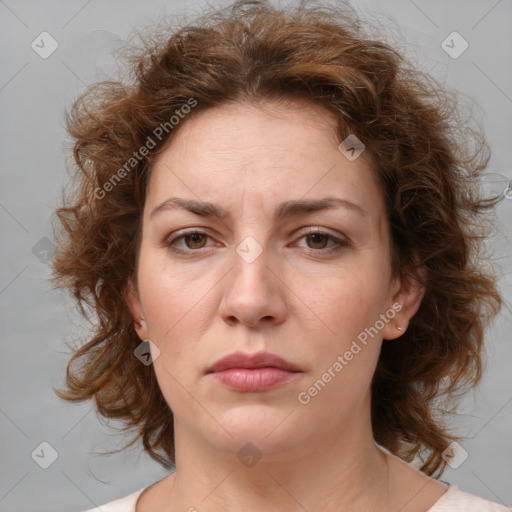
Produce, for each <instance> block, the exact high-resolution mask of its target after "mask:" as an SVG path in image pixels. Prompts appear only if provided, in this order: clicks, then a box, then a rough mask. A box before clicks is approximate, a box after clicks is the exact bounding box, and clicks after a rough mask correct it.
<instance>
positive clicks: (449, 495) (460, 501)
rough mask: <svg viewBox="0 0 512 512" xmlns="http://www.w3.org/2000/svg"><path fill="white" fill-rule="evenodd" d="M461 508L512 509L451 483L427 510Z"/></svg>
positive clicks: (468, 511) (475, 511)
mask: <svg viewBox="0 0 512 512" xmlns="http://www.w3.org/2000/svg"><path fill="white" fill-rule="evenodd" d="M461 510H463V511H464V512H510V511H511V510H512V509H510V508H507V507H506V506H504V505H500V504H499V503H495V502H494V501H488V500H486V499H484V498H481V497H480V496H475V495H474V494H470V493H469V492H465V491H462V490H460V489H459V488H458V487H456V486H455V485H450V487H448V490H447V491H446V492H445V493H444V494H443V495H442V496H441V498H439V500H438V501H437V502H436V503H435V504H434V505H433V506H432V507H431V508H429V509H428V511H427V512H456V511H461Z"/></svg>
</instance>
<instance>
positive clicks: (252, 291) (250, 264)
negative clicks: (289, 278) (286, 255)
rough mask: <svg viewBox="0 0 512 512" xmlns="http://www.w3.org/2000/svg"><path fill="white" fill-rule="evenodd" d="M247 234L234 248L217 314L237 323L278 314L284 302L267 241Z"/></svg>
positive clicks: (256, 321) (250, 322)
mask: <svg viewBox="0 0 512 512" xmlns="http://www.w3.org/2000/svg"><path fill="white" fill-rule="evenodd" d="M258 238H260V240H261V241H262V243H260V242H258V241H257V240H256V236H254V235H249V236H246V237H245V238H243V239H242V241H241V242H240V243H239V244H238V245H237V246H236V247H235V250H234V251H233V255H232V258H233V259H232V270H231V272H230V273H229V278H228V284H227V288H226V289H225V294H224V297H223V305H222V311H221V313H222V314H223V315H224V316H227V317H229V318H231V319H232V318H233V317H234V318H236V319H238V320H239V321H240V322H242V323H245V324H249V325H256V324H257V323H258V321H259V320H261V319H263V318H274V319H277V318H278V317H280V316H281V315H282V313H283V311H284V303H283V300H282V296H281V293H280V290H279V286H278V282H277V281H276V277H275V276H274V274H273V272H272V271H271V270H270V269H269V268H268V267H270V266H271V265H270V259H271V252H270V251H269V250H268V247H267V242H266V241H263V239H262V238H263V237H262V236H259V237H258Z"/></svg>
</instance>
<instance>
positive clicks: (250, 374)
mask: <svg viewBox="0 0 512 512" xmlns="http://www.w3.org/2000/svg"><path fill="white" fill-rule="evenodd" d="M207 373H208V374H212V377H213V378H214V379H215V380H216V381H217V382H219V383H221V384H223V385H224V386H226V387H228V388H230V389H232V390H234V391H238V392H245V393H251V392H253V393H254V392H261V391H267V390H271V389H274V388H276V387H278V386H281V385H283V384H285V383H287V382H289V381H290V380H292V379H293V378H294V377H297V376H298V375H299V374H301V373H302V372H301V371H300V370H299V369H298V368H297V367H296V366H295V365H294V364H292V363H290V362H289V361H286V360H285V359H283V358H281V357H279V356H277V355H275V354H270V353H268V352H260V353H257V354H253V355H250V354H243V353H241V352H237V353H234V354H230V355H228V356H226V357H224V358H222V359H220V360H219V361H217V362H216V363H215V364H214V365H213V366H211V367H210V368H209V370H208V372H207Z"/></svg>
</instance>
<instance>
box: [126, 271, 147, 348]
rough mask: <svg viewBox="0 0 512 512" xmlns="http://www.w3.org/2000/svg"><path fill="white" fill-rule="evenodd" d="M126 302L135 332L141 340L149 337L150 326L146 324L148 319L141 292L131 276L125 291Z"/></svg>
mask: <svg viewBox="0 0 512 512" xmlns="http://www.w3.org/2000/svg"><path fill="white" fill-rule="evenodd" d="M125 299H126V304H127V305H128V309H129V310H130V313H131V314H132V318H133V327H134V329H135V332H136V333H137V335H138V336H139V338H140V339H141V340H143V341H144V340H146V339H148V328H147V325H146V319H145V318H144V311H143V309H142V304H141V302H140V297H139V292H138V291H137V286H136V285H135V283H134V281H133V278H130V279H129V281H128V284H127V286H126V293H125Z"/></svg>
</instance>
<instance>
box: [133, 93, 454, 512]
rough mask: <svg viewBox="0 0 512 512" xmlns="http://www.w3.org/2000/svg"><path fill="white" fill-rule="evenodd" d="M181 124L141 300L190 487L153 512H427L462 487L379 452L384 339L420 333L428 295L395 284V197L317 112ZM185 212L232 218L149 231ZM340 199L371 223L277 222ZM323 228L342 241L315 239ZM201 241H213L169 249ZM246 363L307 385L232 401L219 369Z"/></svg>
mask: <svg viewBox="0 0 512 512" xmlns="http://www.w3.org/2000/svg"><path fill="white" fill-rule="evenodd" d="M182 123H183V124H182V125H181V126H180V127H179V130H178V131H177V132H176V133H175V137H174V138H173V139H172V141H171V143H170V145H168V146H167V147H166V148H165V150H164V151H163V152H162V153H161V154H160V155H159V157H158V159H157V160H156V162H155V164H154V167H153V169H152V174H151V177H150V181H149V187H148V190H147V196H146V203H145V207H144V212H143V232H142V233H143V234H142V241H141V246H140V253H139V262H138V268H137V277H136V281H135V282H133V283H132V285H131V286H130V288H129V296H128V302H129V307H130V310H131V312H132V315H133V318H134V327H135V329H136V331H137V334H138V335H139V337H140V338H141V340H145V339H148V338H149V339H150V340H151V341H152V342H153V343H154V344H155V345H156V346H157V347H158V348H159V350H160V355H159V356H158V357H157V358H156V359H155V360H154V362H153V365H154V371H155V374H156V377H157V380H158V383H159V386H160V388H161V390H162V393H163V395H164V397H165V400H166V402H167V403H168V404H169V406H170V408H171V409H172V411H173V415H174V426H175V443H176V471H175V473H173V474H171V475H169V476H167V477H166V478H164V479H162V480H160V481H159V482H157V483H155V484H154V485H152V486H151V487H149V488H148V489H147V490H146V491H145V492H144V493H143V494H142V495H141V497H140V498H139V501H138V503H137V512H146V511H150V510H151V511H153V512H155V511H157V512H158V511H161V512H164V511H165V512H170V511H175V510H190V511H193V510H195V509H196V510H198V511H202V510H208V511H209V512H215V511H239V510H244V511H249V512H250V511H261V510H265V511H269V512H274V511H282V510H287V511H303V510H304V509H305V510H308V511H310V512H313V511H320V510H322V511H324V512H325V511H335V510H336V511H338V510H344V511H348V512H350V511H355V510H379V511H382V512H387V511H397V510H401V512H420V511H426V510H427V509H428V508H430V507H431V506H432V505H433V504H434V503H435V502H436V501H437V500H438V499H439V497H440V496H441V495H442V494H443V493H444V492H445V491H446V489H447V486H446V485H445V484H443V483H441V482H438V481H436V480H434V479H432V478H430V477H428V476H426V475H424V474H423V473H421V472H419V471H418V470H416V469H415V468H413V467H412V466H410V465H408V464H406V463H405V462H403V461H401V460H400V459H398V458H397V457H394V456H392V455H391V454H389V453H386V452H384V451H382V450H381V449H379V448H378V447H377V446H376V444H375V442H374V439H373V435H372V430H371V418H370V398H371V397H370V384H371V379H372V376H373V373H374V371H375V367H376V365H377V361H378V357H379V353H380V347H381V344H382V340H383V338H384V339H386V340H393V339H395V338H397V337H399V336H401V335H402V334H403V333H404V332H405V330H406V328H407V325H408V322H409V321H410V319H411V317H412V316H413V315H414V314H415V313H416V311H417V310H418V308H419V306H420V303H421V300H422V297H423V293H424V290H423V289H422V288H421V287H419V286H418V285H417V283H416V282H414V281H411V280H400V279H398V278H395V277H394V276H393V275H392V272H391V264H390V249H389V248H390V233H389V225H388V222H387V219H386V215H385V208H384V198H383V193H382V191H381V189H380V187H379V186H378V183H377V181H376V179H375V176H374V174H373V172H372V169H371V163H370V160H369V159H367V156H368V155H366V154H365V153H363V154H362V155H361V156H360V157H358V158H357V159H356V160H354V161H350V160H348V159H347V158H346V157H345V156H344V155H343V154H342V153H341V152H340V151H339V149H338V142H337V141H336V138H335V135H334V129H335V119H334V118H333V117H332V114H330V113H329V112H328V111H326V110H323V109H322V108H321V107H317V106H313V105H309V104H304V103H291V104H289V105H286V106H283V105H278V104H273V103H266V104H265V105H263V108H262V106H259V107H258V106H254V105H250V104H246V103H244V104H231V105H229V106H223V107H222V108H215V109H210V110H208V111H205V112H201V113H199V114H198V115H195V116H193V117H190V119H187V120H186V121H184V122H182ZM171 196H174V197H180V198H184V199H193V200H198V199H200V200H203V201H209V202H212V203H214V204H216V205H219V206H221V207H222V208H224V209H226V210H227V211H228V212H229V213H230V214H231V216H230V217H227V218H225V219H222V220H220V219H216V218H208V217H201V216H198V215H195V214H193V213H190V212H187V211H185V210H179V209H166V210H162V211H161V212H159V213H157V214H155V215H154V216H153V217H151V216H150V213H151V211H152V210H153V209H155V208H156V207H157V206H158V205H159V204H161V203H162V202H164V201H166V200H167V199H168V198H169V197H171ZM327 196H330V197H338V198H342V199H345V200H347V201H350V202H352V203H354V204H356V205H358V206H359V207H360V208H361V209H362V210H364V213H360V212H358V211H357V210H356V209H351V208H345V207H338V208H331V209H326V210H322V211H315V212H309V213H306V214H302V215H301V216H298V217H289V218H285V219H283V220H280V221H276V220H275V219H274V217H273V213H274V210H275V208H276V207H277V205H278V204H280V203H281V202H283V201H288V200H298V199H319V198H324V197H327ZM308 227H313V228H320V229H321V231H323V232H327V234H326V236H317V237H316V238H315V237H314V236H313V237H312V236H311V235H308V233H307V232H306V231H305V228H308ZM185 228H200V231H202V232H204V233H205V234H204V235H203V236H198V237H197V236H196V237H190V236H189V237H188V238H182V239H179V240H177V241H175V242H174V245H171V242H170V240H169V239H170V237H171V236H179V235H180V234H182V233H181V231H182V230H183V229H185ZM179 232H180V233H179ZM329 235H330V236H333V237H335V238H337V239H339V240H342V241H345V244H344V245H342V246H341V248H340V250H339V251H338V252H331V253H329V252H328V250H329V248H331V247H336V240H335V239H332V238H329ZM248 236H251V237H253V238H254V240H255V241H256V242H257V243H258V244H259V246H260V247H261V249H262V252H261V254H260V255H259V256H258V257H257V258H256V259H255V260H254V261H252V262H251V263H248V262H247V261H246V260H244V259H243V258H242V257H241V256H240V255H239V254H238V253H237V252H236V248H237V247H238V246H239V245H240V244H241V242H243V241H244V239H245V238H246V237H248ZM176 246H177V247H178V248H181V249H183V250H184V251H187V253H188V254H189V255H190V257H186V256H184V255H181V254H177V253H175V252H173V251H172V250H171V248H172V247H176ZM393 304H400V305H401V307H402V309H401V310H400V311H399V312H398V313H396V315H395V316H394V318H392V319H390V320H389V321H388V322H387V323H386V324H385V326H384V328H383V329H382V330H381V331H380V332H379V333H378V335H376V336H374V337H373V338H370V341H369V342H368V344H367V345H366V346H363V348H362V350H361V351H360V352H359V353H358V354H357V355H355V356H354V358H353V359H352V360H351V361H349V362H348V364H346V366H344V368H343V370H342V371H341V372H339V373H336V376H335V377H334V378H332V379H331V381H330V382H329V383H328V384H327V385H326V386H325V387H324V388H323V389H322V390H321V392H320V393H318V394H317V395H316V396H314V397H313V398H311V400H310V402H309V403H307V404H306V405H303V404H301V403H299V401H298V399H297V397H298V394H299V393H300V392H303V391H305V390H308V388H309V387H310V386H311V385H312V384H313V383H314V382H315V381H316V380H317V379H319V378H320V377H321V376H322V374H323V373H324V372H326V371H327V369H328V368H330V367H332V366H333V363H334V362H335V361H336V360H337V357H338V356H339V355H343V354H344V353H345V352H346V351H347V350H348V349H349V348H350V346H351V343H352V341H353V340H355V339H356V338H357V336H358V334H360V333H361V332H363V331H364V330H365V328H367V327H370V326H374V325H375V323H376V320H378V319H379V315H381V314H385V313H386V311H389V310H390V308H392V306H393ZM398 327H402V330H401V331H400V330H399V329H398ZM386 343H392V341H386ZM235 351H241V352H245V353H255V352H260V351H269V352H272V353H274V354H277V355H279V356H281V357H283V358H284V359H287V360H288V361H290V362H292V363H293V364H295V365H296V366H297V367H298V368H299V369H300V370H301V373H298V374H296V375H295V376H294V377H293V379H292V380H290V381H288V382H287V383H285V384H284V385H281V386H280V387H278V388H275V389H273V390H271V391H265V392H259V393H241V392H237V391H233V390H231V389H228V388H226V387H224V386H223V385H222V384H220V383H219V382H217V381H216V380H215V379H213V378H212V376H211V375H206V371H207V369H208V368H209V366H210V365H212V364H213V363H215V362H216V361H217V360H218V359H220V358H221V357H223V356H225V355H227V354H230V353H232V352H235ZM247 442H251V443H252V444H253V445H255V446H256V447H257V450H258V451H259V453H260V454H261V458H260V459H259V461H258V462H257V463H256V464H255V465H254V466H252V467H248V466H246V465H245V464H243V463H242V462H241V460H240V459H239V458H238V457H237V452H238V451H239V450H240V449H241V448H242V447H243V446H244V445H245V444H246V443H247ZM191 507H195V509H193V508H191Z"/></svg>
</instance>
